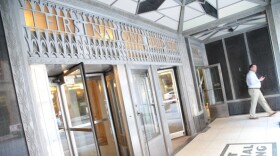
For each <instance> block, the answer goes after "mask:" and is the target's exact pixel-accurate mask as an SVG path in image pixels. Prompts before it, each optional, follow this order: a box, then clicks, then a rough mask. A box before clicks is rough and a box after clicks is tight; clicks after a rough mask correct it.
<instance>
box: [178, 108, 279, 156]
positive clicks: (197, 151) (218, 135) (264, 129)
mask: <svg viewBox="0 0 280 156" xmlns="http://www.w3.org/2000/svg"><path fill="white" fill-rule="evenodd" d="M257 116H258V117H259V119H256V120H249V119H248V117H249V116H248V115H241V116H234V117H229V118H219V119H216V120H215V121H214V122H212V123H211V124H210V125H209V127H210V129H208V130H207V131H206V132H205V133H201V134H199V135H198V136H197V137H196V138H194V140H192V141H191V142H190V143H189V144H188V145H186V146H185V147H184V148H183V149H182V150H181V151H179V152H178V153H177V154H176V156H220V155H221V156H241V155H246V156H247V155H248V156H256V155H261V156H277V155H280V127H279V126H280V125H279V122H280V112H278V113H277V114H276V115H275V116H273V117H267V114H266V113H260V114H258V115H257ZM247 143H249V144H247ZM227 144H230V145H229V146H228V147H227V148H226V149H225V147H226V145H227ZM277 153H278V154H277Z"/></svg>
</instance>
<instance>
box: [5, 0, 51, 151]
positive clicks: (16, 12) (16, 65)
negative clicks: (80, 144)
mask: <svg viewBox="0 0 280 156" xmlns="http://www.w3.org/2000/svg"><path fill="white" fill-rule="evenodd" d="M21 2H23V1H19V0H1V1H0V11H1V16H2V19H3V26H4V30H5V36H6V41H7V48H8V52H9V57H10V63H11V69H12V75H13V80H14V84H15V90H16V96H17V100H18V105H19V110H20V115H21V118H22V123H23V128H24V133H25V137H26V142H27V146H28V150H29V154H30V155H31V156H38V155H40V156H45V155H49V153H48V151H47V150H46V148H47V144H46V139H45V138H43V137H41V134H40V131H41V130H42V129H44V128H46V127H40V124H38V123H39V122H41V119H40V118H37V115H36V114H37V113H39V112H36V109H34V107H35V102H34V95H32V93H34V91H33V88H32V87H31V86H32V85H31V84H32V82H31V74H30V68H29V64H28V55H27V47H26V44H25V43H24V42H25V39H24V35H23V26H24V17H23V11H22V10H21V9H20V6H21V5H20V4H21Z"/></svg>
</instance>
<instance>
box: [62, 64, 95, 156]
mask: <svg viewBox="0 0 280 156" xmlns="http://www.w3.org/2000/svg"><path fill="white" fill-rule="evenodd" d="M79 67H80V66H79ZM80 71H81V70H80V68H78V69H76V70H75V71H73V72H71V73H70V74H68V75H66V76H64V82H65V83H64V85H62V91H63V95H64V102H65V106H66V108H65V109H66V110H65V111H66V118H67V124H68V126H69V129H70V138H71V142H72V146H73V148H74V151H77V154H78V155H79V156H95V155H97V145H96V143H95V137H94V135H93V132H92V126H93V125H92V124H91V119H90V109H89V108H88V99H87V96H86V92H85V87H84V83H83V79H82V77H81V75H80V74H81V72H80ZM75 155H76V154H75Z"/></svg>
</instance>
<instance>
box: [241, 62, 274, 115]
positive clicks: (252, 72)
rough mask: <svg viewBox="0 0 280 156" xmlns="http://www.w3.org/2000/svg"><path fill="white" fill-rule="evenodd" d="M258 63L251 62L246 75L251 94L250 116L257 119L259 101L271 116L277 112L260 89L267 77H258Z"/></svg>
mask: <svg viewBox="0 0 280 156" xmlns="http://www.w3.org/2000/svg"><path fill="white" fill-rule="evenodd" d="M256 72H257V65H255V64H251V65H250V66H249V72H248V74H247V76H246V83H247V86H248V92H249V95H250V96H251V108H250V118H249V119H257V117H256V107H257V103H258V102H259V103H260V104H261V106H262V107H263V109H264V110H265V111H266V112H267V113H268V114H269V116H272V115H274V114H276V111H273V110H272V109H271V108H270V106H269V105H268V103H267V102H266V100H265V98H264V97H263V94H262V92H261V90H260V88H261V82H262V81H263V80H264V79H265V77H263V76H262V77H261V78H259V79H258V77H257V75H256Z"/></svg>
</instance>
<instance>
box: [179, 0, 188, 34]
mask: <svg viewBox="0 0 280 156" xmlns="http://www.w3.org/2000/svg"><path fill="white" fill-rule="evenodd" d="M186 1H187V0H183V4H185V3H186ZM185 7H186V6H185V5H183V6H181V12H180V19H179V26H178V32H179V33H180V34H182V32H183V25H184V18H185Z"/></svg>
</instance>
